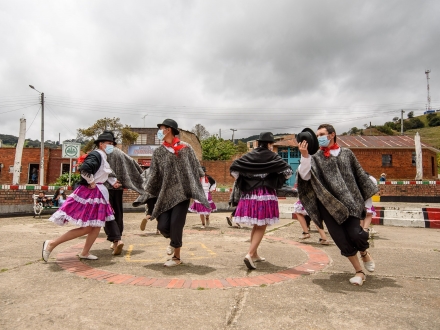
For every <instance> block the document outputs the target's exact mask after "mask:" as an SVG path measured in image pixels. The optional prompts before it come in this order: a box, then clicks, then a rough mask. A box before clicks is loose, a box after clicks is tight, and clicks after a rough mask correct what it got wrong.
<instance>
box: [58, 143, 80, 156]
mask: <svg viewBox="0 0 440 330" xmlns="http://www.w3.org/2000/svg"><path fill="white" fill-rule="evenodd" d="M80 154H81V144H80V143H74V142H64V143H63V154H62V156H61V157H62V158H78V157H79V156H80Z"/></svg>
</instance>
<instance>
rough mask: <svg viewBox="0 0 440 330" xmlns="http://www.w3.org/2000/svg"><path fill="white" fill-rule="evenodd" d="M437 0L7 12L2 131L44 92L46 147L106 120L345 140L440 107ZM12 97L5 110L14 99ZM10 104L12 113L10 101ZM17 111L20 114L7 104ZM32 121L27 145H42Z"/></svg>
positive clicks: (0, 9)
mask: <svg viewBox="0 0 440 330" xmlns="http://www.w3.org/2000/svg"><path fill="white" fill-rule="evenodd" d="M439 9H440V4H439V3H437V2H435V1H418V2H414V1H409V0H406V1H386V2H384V1H368V2H349V1H331V2H330V1H305V0H303V1H276V2H267V1H250V0H249V1H232V0H231V1H201V0H199V1H185V2H178V1H148V2H142V1H132V2H122V3H121V2H117V1H94V2H86V1H80V2H78V1H63V2H58V1H49V2H43V3H35V2H33V1H20V2H4V3H2V4H0V28H1V29H2V31H7V33H3V34H2V35H1V36H0V42H1V44H2V52H1V55H0V82H1V84H0V86H1V87H0V113H2V114H1V116H2V117H1V118H2V120H1V121H0V133H3V134H13V135H18V127H19V118H20V117H21V115H22V114H24V115H25V117H26V118H27V123H28V126H29V125H30V123H31V122H32V120H33V118H34V117H35V116H36V114H37V111H38V105H35V106H31V107H29V108H26V109H21V110H17V111H13V112H7V111H10V110H13V109H18V108H20V107H21V106H23V105H30V104H32V103H35V104H36V103H38V94H37V93H35V91H32V90H30V89H29V87H28V85H29V84H33V85H34V86H35V87H36V88H37V89H39V90H40V91H43V92H45V94H46V100H47V105H48V106H47V110H46V116H45V124H46V130H45V136H46V139H52V140H56V139H58V133H60V132H61V137H62V139H67V138H73V137H74V136H75V133H76V129H77V128H84V127H88V126H90V125H91V124H93V123H94V122H95V121H96V120H97V119H99V118H103V117H104V116H107V117H120V118H121V121H122V122H123V123H126V124H129V125H132V126H143V119H141V117H142V116H143V115H144V114H147V113H148V116H147V117H146V123H147V126H154V125H155V124H156V123H158V122H161V120H163V119H164V118H165V117H172V118H176V119H177V120H178V122H179V125H180V126H181V127H183V128H185V129H191V128H192V127H193V126H194V125H195V124H197V123H201V124H203V125H204V126H205V127H206V128H207V129H208V130H209V131H210V132H211V133H218V131H219V129H222V132H228V133H223V134H226V136H227V137H229V135H230V134H229V133H230V131H229V129H230V128H237V129H238V131H237V132H236V133H235V136H237V137H246V136H248V135H251V134H255V133H258V132H259V131H262V130H265V129H270V130H273V131H274V132H297V131H299V130H300V129H301V128H302V127H304V126H311V127H312V128H315V127H316V126H317V125H318V124H319V123H320V122H323V121H326V122H332V123H334V124H335V126H336V128H337V130H338V131H339V132H342V131H346V130H348V129H349V128H350V127H353V126H357V127H361V126H362V125H363V124H365V123H366V122H369V121H372V122H373V124H381V123H383V122H384V121H386V120H390V119H391V118H393V117H395V116H398V115H399V112H400V109H401V108H405V109H414V110H415V111H416V114H421V112H422V110H423V109H424V107H425V104H426V77H425V74H424V71H425V69H428V68H429V69H431V71H432V73H431V78H432V79H431V98H432V104H433V106H436V107H440V100H439V98H438V86H439V85H440V65H439V63H438V60H437V56H436V55H437V54H438V53H439V50H438V47H439V46H438V45H439V35H438V31H439V20H438V13H439ZM6 101H10V102H6ZM14 102H15V103H14ZM13 104H15V105H16V106H15V107H12V106H11V105H13ZM39 125H40V118H39V115H37V117H36V119H35V121H34V123H33V125H32V126H31V127H30V128H29V131H28V135H27V137H29V138H32V139H39V136H40V135H39V134H40V128H39Z"/></svg>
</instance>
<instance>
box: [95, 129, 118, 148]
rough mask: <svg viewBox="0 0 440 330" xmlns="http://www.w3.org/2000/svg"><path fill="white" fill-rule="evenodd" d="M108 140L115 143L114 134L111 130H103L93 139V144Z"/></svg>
mask: <svg viewBox="0 0 440 330" xmlns="http://www.w3.org/2000/svg"><path fill="white" fill-rule="evenodd" d="M104 141H109V142H112V143H113V145H114V146H115V145H116V139H115V135H114V134H113V132H112V131H104V132H102V134H99V136H98V138H97V139H96V140H95V142H94V143H95V144H96V145H98V144H99V142H104Z"/></svg>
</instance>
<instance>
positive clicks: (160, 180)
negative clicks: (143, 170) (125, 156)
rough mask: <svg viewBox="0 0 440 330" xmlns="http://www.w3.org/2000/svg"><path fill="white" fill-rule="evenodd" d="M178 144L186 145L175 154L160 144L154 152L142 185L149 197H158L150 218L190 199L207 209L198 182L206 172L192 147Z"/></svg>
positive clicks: (206, 203) (207, 205)
mask: <svg viewBox="0 0 440 330" xmlns="http://www.w3.org/2000/svg"><path fill="white" fill-rule="evenodd" d="M180 143H181V144H185V145H186V148H183V149H181V150H180V151H179V154H178V156H176V155H175V154H174V153H171V152H170V151H168V150H167V149H166V148H165V147H164V146H163V145H161V146H160V147H159V148H157V149H156V150H155V151H154V153H153V157H152V159H151V166H150V173H149V180H148V182H147V184H146V187H145V190H146V192H147V194H148V198H154V197H157V202H156V204H155V206H154V210H153V213H152V214H151V218H152V219H154V218H157V217H158V216H159V215H160V214H162V213H163V212H165V211H168V210H170V209H171V208H173V207H174V206H176V205H177V204H179V203H180V202H183V201H185V200H188V199H191V198H193V199H195V200H197V201H199V202H200V203H201V204H203V205H204V206H206V207H207V208H209V203H208V200H207V199H206V196H205V192H204V191H203V187H202V183H201V182H200V178H202V177H204V176H205V173H204V172H203V170H202V167H201V166H200V163H199V161H198V159H197V157H196V155H195V153H194V150H193V149H192V147H191V146H190V145H189V144H187V143H184V142H180Z"/></svg>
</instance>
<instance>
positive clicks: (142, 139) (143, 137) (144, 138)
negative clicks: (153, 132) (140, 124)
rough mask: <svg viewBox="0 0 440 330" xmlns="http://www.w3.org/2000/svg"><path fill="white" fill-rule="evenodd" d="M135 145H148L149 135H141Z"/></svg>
mask: <svg viewBox="0 0 440 330" xmlns="http://www.w3.org/2000/svg"><path fill="white" fill-rule="evenodd" d="M135 144H147V134H139V136H138V138H137V139H136V143H135Z"/></svg>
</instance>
